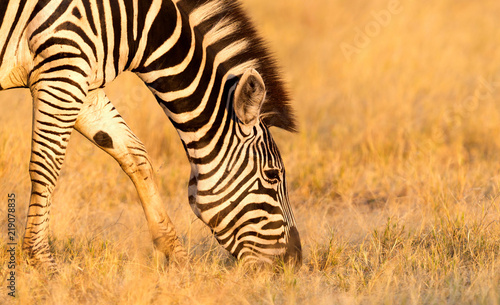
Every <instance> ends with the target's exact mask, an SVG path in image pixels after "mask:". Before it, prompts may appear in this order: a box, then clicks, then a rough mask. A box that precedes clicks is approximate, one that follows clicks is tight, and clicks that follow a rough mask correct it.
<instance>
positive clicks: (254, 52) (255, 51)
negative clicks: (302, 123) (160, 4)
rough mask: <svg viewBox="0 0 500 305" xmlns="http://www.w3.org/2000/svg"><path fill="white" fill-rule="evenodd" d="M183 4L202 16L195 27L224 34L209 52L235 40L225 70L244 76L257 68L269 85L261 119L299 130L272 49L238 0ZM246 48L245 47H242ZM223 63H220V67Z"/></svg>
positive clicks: (181, 4)
mask: <svg viewBox="0 0 500 305" xmlns="http://www.w3.org/2000/svg"><path fill="white" fill-rule="evenodd" d="M178 5H179V7H181V8H182V10H183V11H185V12H187V13H188V14H189V13H190V12H191V13H193V14H196V18H197V19H198V18H199V20H202V21H201V22H200V23H199V24H198V25H197V26H196V27H195V30H197V31H199V32H200V34H202V37H204V36H205V35H207V34H208V35H214V36H218V34H219V33H221V32H223V34H220V35H221V36H222V39H220V41H219V42H216V43H213V44H211V45H210V46H209V50H207V52H212V53H213V54H218V53H219V52H224V51H225V50H223V48H224V47H226V46H227V45H228V42H229V43H232V42H234V44H235V45H238V46H236V47H235V48H236V49H238V51H236V53H237V54H234V55H232V56H228V59H227V60H226V61H225V62H224V63H223V64H222V65H221V66H222V69H223V71H221V72H223V73H231V74H234V75H236V76H241V74H242V73H243V72H244V69H246V68H254V69H256V70H257V71H258V72H259V73H260V74H261V76H262V79H263V80H264V83H265V85H266V92H267V94H266V99H265V101H264V103H263V105H262V108H261V120H262V121H263V122H264V124H266V126H268V127H271V126H275V127H278V128H282V129H284V130H287V131H291V132H296V131H297V123H296V119H295V116H294V114H293V110H292V107H291V105H290V97H289V94H288V91H287V89H286V87H285V84H284V82H283V80H282V79H281V78H280V76H279V68H278V66H277V64H276V61H275V60H274V59H273V57H272V56H271V53H270V52H269V51H268V48H267V46H266V43H265V42H264V40H263V39H262V38H261V37H260V36H259V34H258V33H257V31H256V29H255V27H254V26H253V22H252V21H251V20H250V18H249V17H248V15H247V14H246V13H245V12H244V10H243V8H242V7H241V4H240V2H239V1H237V0H198V1H192V0H181V1H179V2H178ZM242 48H243V49H242ZM220 68H221V67H219V69H220Z"/></svg>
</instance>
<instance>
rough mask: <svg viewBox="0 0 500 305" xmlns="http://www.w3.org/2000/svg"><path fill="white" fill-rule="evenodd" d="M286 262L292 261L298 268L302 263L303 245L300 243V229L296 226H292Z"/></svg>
mask: <svg viewBox="0 0 500 305" xmlns="http://www.w3.org/2000/svg"><path fill="white" fill-rule="evenodd" d="M285 262H291V263H293V264H294V265H295V267H297V268H299V267H300V266H301V265H302V245H301V243H300V236H299V231H298V230H297V227H296V226H293V227H291V228H290V233H289V236H288V242H287V249H286V253H285Z"/></svg>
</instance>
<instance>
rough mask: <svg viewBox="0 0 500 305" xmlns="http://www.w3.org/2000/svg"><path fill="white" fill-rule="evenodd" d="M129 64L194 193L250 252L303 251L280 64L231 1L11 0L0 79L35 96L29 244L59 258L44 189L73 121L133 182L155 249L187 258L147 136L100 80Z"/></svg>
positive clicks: (266, 258)
mask: <svg viewBox="0 0 500 305" xmlns="http://www.w3.org/2000/svg"><path fill="white" fill-rule="evenodd" d="M126 71H131V72H133V73H135V74H136V75H137V76H138V77H139V78H140V79H141V80H142V81H143V82H144V83H145V85H146V86H147V87H148V88H149V89H150V91H151V92H152V93H153V94H154V96H155V98H156V100H157V102H158V103H159V104H160V106H161V107H162V109H163V110H164V112H165V114H166V115H167V117H168V119H169V120H170V121H171V123H172V124H173V126H174V127H175V129H176V130H177V133H178V135H179V137H180V140H181V142H182V145H183V146H184V149H185V152H186V155H187V158H188V161H189V163H190V165H191V174H190V179H189V183H188V198H189V204H190V207H191V208H192V210H193V212H194V213H195V214H196V216H197V217H198V218H200V219H201V220H202V221H203V222H204V223H205V224H206V225H208V227H209V228H210V229H211V231H212V232H213V235H214V236H215V238H216V239H217V241H218V242H219V243H220V245H221V246H222V247H223V248H225V249H226V250H227V251H229V253H231V254H232V255H233V256H234V257H236V258H237V259H239V260H241V261H243V262H245V263H256V262H267V263H273V262H275V261H276V259H284V260H285V261H290V262H293V263H295V264H296V265H300V264H301V261H302V251H301V242H300V237H299V232H298V229H297V226H296V221H295V218H294V215H293V213H292V209H291V205H290V203H289V199H288V193H287V187H286V180H285V168H284V165H283V161H282V159H281V156H280V153H279V150H278V147H277V145H276V143H275V142H274V140H273V138H272V136H271V133H270V131H269V128H270V127H272V126H275V127H277V128H282V129H284V130H287V131H291V132H294V131H296V128H297V125H296V119H295V117H294V114H293V110H292V107H291V105H290V98H289V94H288V92H287V90H286V88H285V85H284V83H283V81H282V80H281V79H280V77H279V70H278V68H277V65H276V63H275V61H274V59H273V58H272V57H271V56H270V53H269V51H268V50H267V47H266V46H265V43H264V41H263V40H262V38H261V37H260V36H259V34H258V33H257V31H256V30H255V28H254V26H253V25H252V23H251V20H250V19H249V17H248V16H247V14H246V13H245V12H244V10H243V8H242V7H241V4H240V3H239V2H237V1H235V0H150V1H140V0H103V1H97V0H26V1H13V0H6V1H2V2H1V3H0V90H5V89H10V88H16V87H21V88H29V89H30V91H31V95H32V98H33V125H32V142H31V144H32V146H31V159H30V163H29V173H30V179H31V186H32V189H31V195H30V201H29V207H28V215H27V221H26V229H25V234H24V239H23V250H24V251H26V253H27V254H28V257H29V263H30V264H32V265H34V266H36V267H40V268H48V269H49V270H52V271H53V270H56V269H57V268H56V264H55V260H54V258H53V255H52V254H51V251H50V248H49V243H48V234H49V233H48V231H49V216H50V206H51V197H52V193H53V191H54V188H55V186H56V183H57V180H58V177H59V173H60V170H61V167H62V165H63V161H64V157H65V152H66V147H67V144H68V141H69V139H70V135H71V132H72V130H73V129H76V130H77V131H78V132H80V133H81V134H82V135H83V136H85V137H86V138H87V139H89V140H90V141H91V142H93V143H94V144H95V145H96V146H97V147H99V148H101V149H103V150H104V151H105V152H107V153H108V154H110V155H111V156H112V157H113V158H114V159H115V160H116V161H117V162H118V163H119V164H120V166H121V168H122V169H123V171H124V172H125V173H126V174H127V175H128V176H129V178H130V179H131V180H132V182H133V183H134V185H135V188H136V190H137V192H138V195H139V198H140V201H141V204H142V207H143V209H144V213H145V216H146V220H147V223H148V228H149V231H150V234H151V236H152V240H153V243H154V245H155V247H156V249H157V250H159V251H161V252H163V253H164V254H165V255H166V256H167V257H169V258H171V259H173V260H175V261H178V262H185V261H186V260H187V259H188V257H187V252H186V250H185V248H184V246H183V245H182V243H181V241H180V238H179V237H178V236H177V232H176V230H175V228H174V225H173V223H172V221H171V220H170V218H169V216H168V215H167V212H166V209H165V207H164V205H163V202H162V200H161V198H160V195H159V190H158V186H157V184H156V182H155V180H154V175H153V167H152V165H151V161H150V158H149V156H148V154H147V151H146V149H145V148H144V145H143V144H142V143H141V141H140V140H139V139H138V138H137V137H136V136H135V135H134V133H133V132H132V131H131V130H130V128H129V127H128V125H127V124H126V122H125V121H124V120H123V118H122V117H121V116H120V114H119V113H118V111H117V109H116V108H115V107H114V106H113V104H112V102H111V101H110V100H109V99H108V98H107V96H106V94H105V93H104V91H103V88H104V87H105V85H106V84H107V83H109V82H111V81H112V80H113V79H115V78H116V77H117V76H118V75H119V74H120V73H122V72H126Z"/></svg>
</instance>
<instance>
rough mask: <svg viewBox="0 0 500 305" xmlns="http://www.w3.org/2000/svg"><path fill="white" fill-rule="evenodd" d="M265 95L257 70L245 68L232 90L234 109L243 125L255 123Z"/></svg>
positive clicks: (264, 88)
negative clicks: (234, 88)
mask: <svg viewBox="0 0 500 305" xmlns="http://www.w3.org/2000/svg"><path fill="white" fill-rule="evenodd" d="M265 97H266V86H265V85H264V81H263V80H262V77H261V76H260V74H259V72H257V71H256V70H254V69H248V70H246V71H245V73H243V75H242V76H241V78H240V81H239V83H238V85H237V86H236V90H235V92H234V111H235V112H236V116H237V117H238V119H240V121H241V122H243V124H245V125H252V126H253V125H255V124H257V123H258V121H259V115H260V108H261V106H262V103H263V102H264V99H265Z"/></svg>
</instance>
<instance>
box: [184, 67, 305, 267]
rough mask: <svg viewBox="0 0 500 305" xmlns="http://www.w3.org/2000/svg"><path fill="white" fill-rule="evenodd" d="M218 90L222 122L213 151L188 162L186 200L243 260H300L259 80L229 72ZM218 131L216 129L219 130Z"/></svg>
mask: <svg viewBox="0 0 500 305" xmlns="http://www.w3.org/2000/svg"><path fill="white" fill-rule="evenodd" d="M224 92H225V93H224V94H223V96H222V98H223V99H225V101H224V100H222V104H224V103H226V115H225V116H226V117H227V119H226V120H225V123H222V124H221V125H222V126H221V127H220V128H219V131H218V136H219V137H220V138H221V139H223V141H218V143H219V145H216V146H219V147H214V150H216V151H217V156H216V157H214V158H213V160H212V161H211V162H207V163H205V164H203V162H198V164H196V166H195V165H194V164H193V162H191V164H192V172H191V180H190V184H189V199H190V200H189V201H190V205H191V208H192V209H193V211H194V213H195V214H196V215H197V216H198V217H199V218H200V219H201V220H202V221H203V222H205V223H206V224H207V225H208V226H209V227H210V228H211V230H212V232H213V233H214V235H215V237H216V238H217V240H218V242H219V243H220V244H221V245H222V246H223V247H224V248H225V249H226V250H228V251H229V252H230V253H231V254H232V255H233V256H235V257H236V258H238V259H240V260H242V261H243V262H245V263H246V262H250V263H253V262H259V263H260V262H271V263H272V262H273V261H275V260H276V259H277V258H278V259H280V258H281V259H284V260H285V261H290V262H292V263H295V264H296V265H300V264H301V260H302V253H301V243H300V237H299V233H298V230H297V227H296V224H295V219H294V217H293V214H292V209H291V206H290V203H289V201H288V193H287V188H286V180H285V168H284V165H283V161H282V159H281V156H280V153H279V150H278V147H277V145H276V143H275V142H274V140H273V138H272V136H271V133H270V132H269V129H268V127H267V126H266V125H265V124H264V123H263V122H262V120H261V116H262V114H261V113H260V111H261V106H262V104H263V103H264V100H265V98H266V89H265V85H264V81H263V79H262V77H261V76H260V75H259V73H258V72H257V71H255V70H253V69H249V70H247V71H245V72H244V73H243V75H242V76H241V78H239V79H238V78H236V77H228V79H227V81H226V83H225V90H224ZM219 134H220V135H219Z"/></svg>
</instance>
